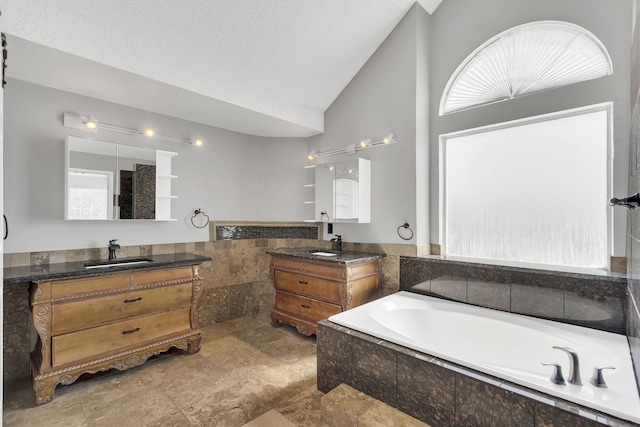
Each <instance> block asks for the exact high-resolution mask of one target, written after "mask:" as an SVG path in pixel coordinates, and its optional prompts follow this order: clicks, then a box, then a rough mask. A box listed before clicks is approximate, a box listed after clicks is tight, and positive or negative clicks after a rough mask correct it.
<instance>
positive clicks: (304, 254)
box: [267, 247, 386, 265]
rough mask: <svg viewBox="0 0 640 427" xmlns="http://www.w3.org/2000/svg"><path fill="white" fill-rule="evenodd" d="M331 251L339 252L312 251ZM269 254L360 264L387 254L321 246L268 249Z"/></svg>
mask: <svg viewBox="0 0 640 427" xmlns="http://www.w3.org/2000/svg"><path fill="white" fill-rule="evenodd" d="M314 251H315V252H330V253H335V254H337V255H336V256H322V255H313V254H312V252H314ZM267 253H268V254H269V255H273V256H286V257H291V258H298V259H305V260H308V261H322V262H329V263H334V264H345V265H350V264H358V263H361V262H367V261H375V260H379V259H381V258H384V257H385V256H386V255H385V254H376V253H369V252H356V251H334V250H329V249H321V248H312V247H304V248H277V249H270V250H267Z"/></svg>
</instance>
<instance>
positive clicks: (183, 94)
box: [2, 0, 442, 137]
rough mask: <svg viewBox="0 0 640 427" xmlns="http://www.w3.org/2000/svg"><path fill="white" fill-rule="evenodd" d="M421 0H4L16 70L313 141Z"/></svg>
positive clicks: (194, 116)
mask: <svg viewBox="0 0 640 427" xmlns="http://www.w3.org/2000/svg"><path fill="white" fill-rule="evenodd" d="M441 1H442V0H420V4H421V6H422V7H424V8H425V9H426V10H427V11H428V12H429V13H432V12H433V11H434V10H435V8H436V7H437V6H438V5H439V3H440V2H441ZM414 2H415V0H348V1H346V0H314V1H300V0H252V1H237V0H190V1H188V2H184V1H176V0H111V1H101V0H56V1H46V0H37V1H25V0H5V1H3V5H2V31H3V32H4V33H5V34H7V36H8V43H9V59H8V66H9V67H8V69H7V74H8V77H13V78H16V79H20V80H25V81H29V82H32V83H37V84H41V85H45V86H49V87H53V88H56V89H61V90H65V91H70V92H74V93H78V94H81V95H86V96H91V97H94V98H97V99H101V100H105V101H110V102H115V103H118V104H123V105H128V106H131V107H136V108H141V109H144V110H148V111H153V112H156V113H161V114H166V115H169V116H173V117H178V118H182V119H186V120H191V121H195V122H199V123H204V124H209V125H212V126H217V127H221V128H225V129H230V130H234V131H238V132H242V133H247V134H252V135H261V136H286V137H291V136H310V135H315V134H318V133H321V132H322V131H323V128H324V112H325V110H326V109H327V108H328V107H329V106H330V105H331V103H332V102H333V100H334V99H335V98H336V97H337V96H338V95H339V94H340V92H341V91H342V90H343V89H344V88H345V86H346V85H347V84H348V83H349V81H350V80H351V79H352V78H353V76H354V75H355V74H356V73H357V72H358V70H360V68H361V67H362V66H363V65H364V63H365V62H366V61H367V60H368V59H369V57H370V56H371V55H372V54H373V53H374V52H375V50H376V49H377V48H378V46H379V45H380V44H381V43H382V42H383V41H384V39H385V38H386V37H387V35H388V34H389V33H390V32H391V31H392V30H393V28H394V27H395V26H396V25H397V23H398V22H399V21H400V19H402V17H403V16H404V14H405V13H406V12H407V11H408V10H409V9H410V8H411V6H412V5H413V4H414Z"/></svg>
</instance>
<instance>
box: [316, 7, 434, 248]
mask: <svg viewBox="0 0 640 427" xmlns="http://www.w3.org/2000/svg"><path fill="white" fill-rule="evenodd" d="M421 14H422V16H420V15H421ZM419 17H420V18H419ZM428 21H429V16H428V15H427V13H426V12H425V11H424V9H422V8H421V7H420V6H414V7H413V8H412V9H411V10H410V11H409V12H408V13H407V14H406V15H405V17H404V18H403V19H402V21H400V23H399V24H398V26H397V27H396V28H395V29H394V30H393V32H392V33H391V34H390V35H389V37H387V39H386V40H385V41H384V43H383V44H382V45H381V46H380V47H379V48H378V50H377V51H376V52H375V53H374V54H373V56H372V57H371V58H370V59H369V61H368V62H367V63H366V64H365V65H364V67H363V68H362V69H361V70H360V71H359V72H358V74H357V75H356V76H355V77H354V78H353V79H352V80H351V82H350V83H349V85H348V86H347V87H346V88H345V89H344V90H343V91H342V93H341V94H340V95H339V96H338V97H337V98H336V100H335V101H334V102H333V104H332V105H331V107H329V109H328V110H327V111H326V113H325V132H324V134H322V135H318V136H315V137H311V138H309V141H308V144H307V146H308V149H309V151H311V150H313V149H316V150H319V151H321V152H322V151H328V150H333V149H336V148H344V147H346V146H347V145H349V144H354V143H358V142H359V141H361V140H363V139H365V138H372V139H373V140H374V141H379V140H381V139H382V138H383V137H384V136H385V135H386V134H388V133H389V132H392V133H393V134H394V135H395V136H396V137H397V138H398V141H399V143H398V144H395V145H389V146H382V147H377V148H373V149H369V150H362V151H358V152H357V154H356V155H354V156H358V157H363V158H366V159H369V160H371V176H372V178H371V181H372V182H371V223H370V224H344V223H338V224H335V225H334V233H335V234H341V235H342V236H343V239H344V240H345V241H350V242H362V243H411V244H416V242H417V241H418V240H417V235H418V234H419V233H423V234H422V236H423V238H422V240H426V237H425V236H426V235H425V234H424V233H425V232H426V231H428V227H426V224H424V223H423V224H419V223H417V210H418V208H417V205H416V200H417V198H416V188H417V186H416V144H417V143H416V140H417V130H418V131H419V132H420V137H421V138H423V139H422V140H421V142H420V143H418V145H421V144H422V145H423V146H424V145H425V144H426V137H427V136H428V135H427V132H426V128H427V124H426V119H427V117H428V116H425V117H424V120H423V121H422V122H421V123H420V126H419V127H418V125H417V120H416V112H417V111H418V107H420V110H419V111H420V112H425V109H426V108H427V105H426V103H425V102H423V100H424V99H426V97H427V96H428V93H425V92H424V91H423V92H421V93H420V94H418V93H417V92H416V90H417V87H418V86H417V73H418V65H417V62H418V59H417V58H418V56H417V54H416V49H417V45H418V40H417V38H418V36H419V34H420V35H421V36H423V37H425V36H426V32H422V33H419V32H418V30H417V27H418V26H419V25H422V26H424V25H427V24H428ZM424 45H426V41H425V40H422V44H421V46H424ZM420 60H421V61H424V56H420ZM422 65H424V64H422ZM425 68H426V67H424V66H422V67H421V68H420V72H421V77H424V76H425V74H426V69H425ZM422 155H423V156H426V150H423V153H422ZM352 157H353V156H348V155H339V156H332V157H325V158H320V160H319V163H323V162H324V163H327V162H330V161H339V160H345V159H347V158H352ZM425 179H426V176H425ZM423 186H424V187H426V184H424V183H423ZM421 203H423V206H424V204H425V201H424V200H422V201H421ZM423 210H426V208H424V207H423ZM404 222H409V224H410V225H411V228H412V229H413V231H414V233H415V234H416V236H414V238H413V239H412V240H411V241H405V240H402V239H401V238H400V237H398V234H397V232H396V230H397V228H398V226H400V225H401V224H403V223H404ZM329 237H330V236H329Z"/></svg>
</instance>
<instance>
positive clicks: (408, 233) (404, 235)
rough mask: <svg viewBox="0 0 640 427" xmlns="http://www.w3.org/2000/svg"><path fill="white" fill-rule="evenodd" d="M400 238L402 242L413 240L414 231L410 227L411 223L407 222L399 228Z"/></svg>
mask: <svg viewBox="0 0 640 427" xmlns="http://www.w3.org/2000/svg"><path fill="white" fill-rule="evenodd" d="M398 236H400V238H401V239H402V240H411V239H413V230H412V229H411V227H409V223H408V222H405V223H404V224H402V225H401V226H400V227H398Z"/></svg>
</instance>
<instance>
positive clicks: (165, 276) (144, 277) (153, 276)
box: [135, 266, 192, 285]
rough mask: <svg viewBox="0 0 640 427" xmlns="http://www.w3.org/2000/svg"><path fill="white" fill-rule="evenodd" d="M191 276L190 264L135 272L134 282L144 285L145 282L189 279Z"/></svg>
mask: <svg viewBox="0 0 640 427" xmlns="http://www.w3.org/2000/svg"><path fill="white" fill-rule="evenodd" d="M191 277H192V270H191V266H189V267H177V268H170V269H166V268H165V269H160V270H150V271H141V272H138V273H136V274H135V283H136V284H137V285H144V284H147V283H159V282H168V281H171V280H178V279H190V278H191Z"/></svg>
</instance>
